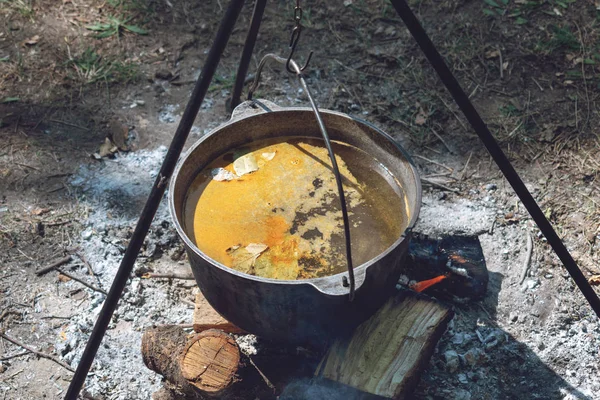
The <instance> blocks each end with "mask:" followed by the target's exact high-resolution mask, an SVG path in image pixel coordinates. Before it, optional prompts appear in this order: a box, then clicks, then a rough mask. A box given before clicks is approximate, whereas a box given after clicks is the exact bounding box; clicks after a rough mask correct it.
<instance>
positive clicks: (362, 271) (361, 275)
mask: <svg viewBox="0 0 600 400" xmlns="http://www.w3.org/2000/svg"><path fill="white" fill-rule="evenodd" d="M298 111H300V112H310V113H313V110H312V109H311V108H309V107H281V108H277V109H273V110H270V111H268V112H260V113H254V114H249V115H244V114H242V115H239V116H235V117H232V118H231V119H230V120H229V121H227V122H225V123H223V124H221V125H219V126H218V127H216V128H214V129H212V130H211V131H210V132H208V133H207V134H205V135H204V136H203V137H202V138H200V139H199V140H198V141H196V143H194V144H193V145H192V146H191V147H190V148H189V149H188V150H187V151H185V152H184V153H183V155H182V156H181V158H180V159H179V161H178V162H177V165H176V167H175V170H174V171H173V175H172V178H171V181H170V182H169V191H168V194H167V196H168V201H169V213H170V214H171V219H172V220H173V223H174V225H175V229H176V230H177V233H178V234H179V237H180V238H181V239H182V240H183V242H184V243H185V245H186V246H187V247H188V248H189V249H191V250H192V251H193V252H194V253H195V254H196V255H198V256H199V257H201V258H203V259H204V260H206V261H207V262H208V263H210V264H211V265H212V266H214V267H216V268H219V269H221V270H224V271H225V272H228V273H230V274H233V275H236V276H238V277H241V278H245V279H250V280H254V281H258V282H262V283H275V284H288V285H290V284H291V285H305V284H308V285H310V286H313V287H314V288H315V289H317V290H318V291H320V292H323V293H325V294H329V295H340V294H338V293H335V294H334V293H331V291H326V290H324V288H325V287H327V286H328V285H327V283H329V282H330V281H332V280H333V281H337V282H341V281H342V276H344V275H345V274H348V271H344V272H340V273H337V274H334V275H328V276H323V277H319V278H310V279H295V280H283V279H273V278H263V277H259V276H256V275H250V274H246V273H244V272H240V271H238V270H235V269H233V268H230V267H228V266H226V265H224V264H222V263H220V262H218V261H216V260H214V259H212V258H211V257H209V256H208V255H206V254H204V252H202V250H200V249H199V248H198V246H196V244H195V243H194V242H193V241H192V240H191V239H190V238H189V236H188V234H187V233H186V232H185V230H184V229H183V226H182V224H181V223H180V222H179V219H178V218H177V214H176V212H175V199H174V196H173V193H174V190H175V184H176V181H177V177H178V176H179V171H180V170H181V167H182V166H183V165H184V164H185V162H186V161H187V159H188V157H189V156H190V155H191V154H192V153H193V152H194V151H195V150H196V149H197V148H198V147H199V146H200V145H202V143H203V142H204V141H205V140H207V139H208V138H210V137H211V136H213V135H215V134H218V133H219V131H221V130H222V129H224V128H226V127H229V126H231V125H234V124H237V123H241V122H242V121H244V120H246V119H250V118H259V117H260V115H262V114H265V113H287V112H298ZM319 112H320V113H321V114H331V115H335V116H338V117H342V118H347V119H351V120H353V121H356V122H358V123H359V124H362V125H366V126H367V127H369V128H371V129H373V130H374V131H376V132H377V133H379V134H380V135H381V136H383V137H384V138H385V139H386V140H387V141H389V142H391V143H392V144H393V145H394V146H395V147H396V148H397V149H398V150H399V151H400V152H401V153H402V155H403V156H404V157H405V158H406V160H407V161H408V164H409V165H410V168H411V170H412V172H413V175H414V177H415V191H416V202H415V203H416V204H415V208H414V210H413V213H412V217H411V219H410V221H409V223H408V225H407V227H406V229H404V231H403V232H402V234H401V235H400V237H399V238H398V239H397V240H396V241H394V243H392V244H391V245H390V246H389V247H388V248H387V249H385V250H384V251H383V252H381V253H380V254H379V255H377V256H376V257H374V258H372V259H370V260H369V261H367V262H365V263H363V264H361V265H359V266H356V267H354V275H355V279H356V290H358V289H359V288H360V286H361V285H362V283H363V282H364V279H365V276H366V271H367V269H368V268H369V267H370V266H371V265H373V264H375V263H376V262H377V261H379V260H380V259H381V258H383V257H385V256H386V255H387V254H389V253H390V252H391V251H393V250H394V249H396V248H397V247H398V246H399V245H400V244H401V243H402V242H403V241H404V240H407V237H409V236H410V234H411V232H412V229H413V228H414V226H415V225H416V223H417V220H418V217H419V212H420V209H421V199H422V187H421V180H420V178H419V173H418V171H417V168H416V166H415V163H414V162H413V160H412V158H411V157H410V155H409V154H408V153H407V152H406V150H404V148H403V147H402V146H400V144H398V143H397V142H396V141H395V140H394V138H392V136H390V135H389V134H388V133H386V132H384V131H383V130H381V129H379V128H378V127H376V126H375V125H373V124H371V123H370V122H368V121H365V120H363V119H360V118H357V117H353V116H351V115H348V114H345V113H341V112H338V111H333V110H327V109H319ZM341 295H344V296H345V295H347V293H346V292H344V293H342V294H341Z"/></svg>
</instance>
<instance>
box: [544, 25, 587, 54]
mask: <svg viewBox="0 0 600 400" xmlns="http://www.w3.org/2000/svg"><path fill="white" fill-rule="evenodd" d="M548 31H549V33H550V39H549V40H546V41H541V42H539V43H538V44H537V45H536V46H535V50H536V51H538V52H541V53H545V54H550V53H554V52H556V51H580V50H581V43H580V42H579V39H578V38H577V37H576V36H575V34H574V33H573V32H571V30H570V29H569V28H568V27H566V26H565V27H559V26H557V25H550V27H549V28H548Z"/></svg>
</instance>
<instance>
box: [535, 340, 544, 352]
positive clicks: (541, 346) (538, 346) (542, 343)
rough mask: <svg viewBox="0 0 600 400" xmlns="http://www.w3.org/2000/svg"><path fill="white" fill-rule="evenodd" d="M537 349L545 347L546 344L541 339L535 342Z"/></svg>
mask: <svg viewBox="0 0 600 400" xmlns="http://www.w3.org/2000/svg"><path fill="white" fill-rule="evenodd" d="M537 348H538V350H544V349H545V348H546V344H545V343H544V342H543V341H541V340H540V341H539V342H538V344H537Z"/></svg>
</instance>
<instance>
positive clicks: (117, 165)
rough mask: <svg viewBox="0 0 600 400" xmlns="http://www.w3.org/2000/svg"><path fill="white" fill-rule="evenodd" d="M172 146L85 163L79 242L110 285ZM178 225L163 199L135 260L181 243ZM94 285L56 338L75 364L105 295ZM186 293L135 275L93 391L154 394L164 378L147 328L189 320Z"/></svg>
mask: <svg viewBox="0 0 600 400" xmlns="http://www.w3.org/2000/svg"><path fill="white" fill-rule="evenodd" d="M165 153H166V148H165V147H159V148H157V149H155V150H148V151H146V150H144V151H139V152H136V153H128V154H119V155H117V157H116V158H115V159H114V160H103V161H102V162H100V163H95V164H90V165H87V166H83V167H81V168H80V170H79V171H78V173H77V174H76V175H75V176H74V177H73V178H72V180H71V184H72V185H73V186H75V187H76V188H78V189H79V190H80V191H81V194H82V196H81V201H82V203H84V204H85V205H87V206H88V208H89V210H90V211H89V215H88V218H87V221H86V222H85V225H86V228H85V230H84V231H83V232H82V235H81V240H80V242H79V246H80V248H81V251H82V253H83V255H84V256H85V257H86V258H87V260H88V261H89V263H90V265H91V266H92V267H93V269H94V272H95V273H96V274H97V276H98V278H99V280H100V283H101V285H102V286H103V288H104V289H105V290H108V288H109V287H110V285H111V283H112V280H113V278H114V276H115V274H116V272H117V270H118V267H119V265H120V262H121V259H122V257H123V253H124V251H125V248H126V246H127V241H128V239H129V237H130V235H131V232H132V230H133V228H134V227H135V224H136V222H137V219H138V218H139V214H140V211H141V208H142V206H143V204H144V203H145V201H146V198H147V195H148V193H149V191H150V188H151V187H152V184H153V182H154V180H155V178H156V176H157V174H158V171H159V169H160V165H161V163H162V160H163V158H164V155H165ZM171 225H172V224H171V221H170V216H169V214H168V212H167V208H166V205H165V201H164V200H163V203H162V204H161V206H160V208H159V210H158V212H157V215H156V217H155V219H154V222H153V224H152V227H151V230H150V233H149V235H148V237H147V239H146V241H145V246H144V248H143V251H142V257H140V258H139V259H138V261H137V262H136V266H139V265H140V264H141V263H143V262H145V261H148V260H149V259H151V257H153V256H154V254H155V253H157V250H159V249H165V250H166V249H168V248H169V247H170V246H173V245H176V244H177V243H178V242H177V239H176V235H175V232H174V230H173V228H172V226H171ZM165 252H166V251H165ZM143 256H145V258H144V257H143ZM172 263H173V262H171V264H172ZM67 284H71V283H67ZM74 287H75V286H74ZM86 290H87V289H86ZM87 292H88V301H86V302H84V303H83V304H82V306H81V310H80V311H81V312H80V313H78V315H76V316H75V317H73V318H72V319H71V320H70V321H69V323H68V325H67V326H66V327H65V329H64V332H65V337H66V338H65V340H62V339H60V338H59V339H58V343H57V344H56V346H57V350H58V352H59V354H61V356H62V357H63V359H64V360H65V361H66V362H68V363H70V364H71V365H72V366H73V367H75V366H76V365H77V363H78V362H79V359H80V357H81V355H82V353H83V349H84V347H85V344H86V341H87V339H88V337H89V334H90V333H91V330H92V328H93V325H94V322H95V320H96V317H97V316H98V313H99V312H100V310H101V307H102V304H103V301H104V298H105V296H104V295H102V294H100V293H98V292H95V291H91V290H87ZM190 294H191V291H190ZM183 295H185V292H184V293H183V294H182V292H181V290H180V289H179V288H177V287H173V285H169V283H168V282H165V281H152V280H145V279H141V278H138V277H132V278H130V279H129V282H128V284H127V287H126V289H125V292H124V294H123V296H122V298H121V300H120V302H119V307H118V308H117V310H116V311H115V313H114V315H113V318H112V321H111V324H110V325H109V329H108V331H107V332H106V336H105V337H104V340H103V342H102V345H101V346H100V349H99V350H98V354H97V356H96V359H95V361H94V364H93V366H92V370H91V373H90V374H89V376H88V379H87V381H86V391H87V392H88V393H89V394H91V395H103V396H107V398H110V399H149V398H150V397H151V394H152V393H153V392H154V391H156V390H157V389H158V388H159V385H160V381H161V379H160V376H159V375H157V374H155V373H154V372H152V371H150V370H149V369H147V368H146V367H145V366H144V363H143V361H142V357H141V352H140V347H141V337H142V332H143V330H144V329H147V328H148V327H151V326H153V325H155V324H168V323H187V322H189V320H190V319H191V315H192V310H191V309H190V308H188V307H187V306H186V305H185V304H184V303H182V302H181V301H180V300H179V299H180V297H181V296H183Z"/></svg>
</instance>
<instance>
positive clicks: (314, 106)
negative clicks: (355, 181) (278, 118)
mask: <svg viewBox="0 0 600 400" xmlns="http://www.w3.org/2000/svg"><path fill="white" fill-rule="evenodd" d="M290 61H291V62H289V61H288V63H289V64H292V68H294V69H295V70H296V73H297V74H298V78H299V79H300V83H301V84H302V87H303V88H304V91H305V92H306V96H307V97H308V101H309V102H310V105H311V107H312V109H313V111H314V112H315V117H316V118H317V124H319V130H320V131H321V134H322V135H323V139H324V140H325V146H326V147H327V152H328V153H329V158H330V159H331V167H332V168H333V174H334V175H335V182H336V183H337V189H338V193H339V195H340V206H341V208H342V218H343V220H344V237H345V239H346V260H347V263H348V277H349V278H350V293H349V295H348V299H349V300H350V301H353V300H354V291H355V283H354V266H353V265H352V246H351V240H350V219H349V218H348V209H347V207H346V196H345V195H344V187H343V185H342V176H341V175H340V170H339V169H338V165H337V161H336V160H335V154H334V153H333V148H332V147H331V141H330V140H329V134H328V133H327V129H326V128H325V123H324V122H323V119H322V118H321V113H319V109H318V108H317V104H316V103H315V100H314V99H313V97H312V94H311V93H310V90H309V88H308V85H307V84H306V80H305V79H304V75H303V74H302V71H301V69H300V67H298V65H297V64H296V63H295V62H294V61H293V60H290ZM307 63H308V62H307Z"/></svg>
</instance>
